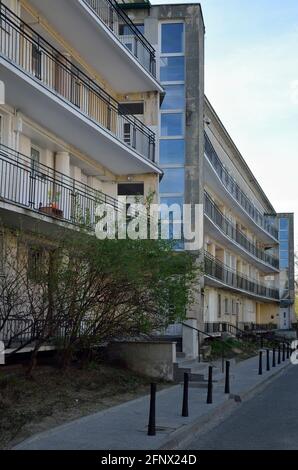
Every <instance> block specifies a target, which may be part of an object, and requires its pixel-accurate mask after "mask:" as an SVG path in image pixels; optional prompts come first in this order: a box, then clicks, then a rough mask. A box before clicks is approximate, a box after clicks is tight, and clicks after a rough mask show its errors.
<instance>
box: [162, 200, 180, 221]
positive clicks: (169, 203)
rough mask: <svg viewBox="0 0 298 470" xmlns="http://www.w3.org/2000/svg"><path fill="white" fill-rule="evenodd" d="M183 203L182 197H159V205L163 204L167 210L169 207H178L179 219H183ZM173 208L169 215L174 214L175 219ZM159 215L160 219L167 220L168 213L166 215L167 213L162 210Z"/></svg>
mask: <svg viewBox="0 0 298 470" xmlns="http://www.w3.org/2000/svg"><path fill="white" fill-rule="evenodd" d="M183 203H184V198H183V197H175V196H169V197H161V198H160V204H164V205H166V206H167V207H169V208H170V207H171V206H174V205H177V206H179V208H180V214H181V217H183ZM173 208H174V211H172V212H171V213H170V214H174V215H175V218H176V213H175V206H174V207H173ZM160 215H161V218H162V219H167V218H168V215H169V213H168V211H165V210H163V208H162V210H161V213H160Z"/></svg>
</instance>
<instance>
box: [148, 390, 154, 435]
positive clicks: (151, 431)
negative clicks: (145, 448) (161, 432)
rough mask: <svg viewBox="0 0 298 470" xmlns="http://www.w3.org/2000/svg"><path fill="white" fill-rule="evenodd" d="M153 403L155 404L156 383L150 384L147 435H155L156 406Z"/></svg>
mask: <svg viewBox="0 0 298 470" xmlns="http://www.w3.org/2000/svg"><path fill="white" fill-rule="evenodd" d="M155 405H156V384H151V394H150V411H149V423H148V436H155V435H156V426H155V411H156V406H155Z"/></svg>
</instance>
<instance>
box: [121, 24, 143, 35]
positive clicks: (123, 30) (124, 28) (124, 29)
mask: <svg viewBox="0 0 298 470" xmlns="http://www.w3.org/2000/svg"><path fill="white" fill-rule="evenodd" d="M135 27H136V28H137V30H138V31H139V32H140V33H141V34H144V32H145V28H144V24H143V23H140V24H135ZM119 34H120V36H132V35H134V34H135V33H134V31H133V29H132V28H131V27H130V26H129V25H128V24H120V25H119Z"/></svg>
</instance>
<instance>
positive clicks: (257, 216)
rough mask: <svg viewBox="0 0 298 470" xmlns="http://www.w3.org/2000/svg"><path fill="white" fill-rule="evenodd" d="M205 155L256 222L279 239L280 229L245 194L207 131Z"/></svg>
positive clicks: (228, 189)
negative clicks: (224, 163)
mask: <svg viewBox="0 0 298 470" xmlns="http://www.w3.org/2000/svg"><path fill="white" fill-rule="evenodd" d="M205 155H206V156H207V158H208V160H209V162H210V163H211V165H212V167H213V168H214V170H215V172H216V174H217V176H218V177H219V179H220V180H221V182H222V184H223V185H224V186H225V188H226V189H227V191H228V192H229V193H230V194H231V195H232V196H233V197H234V198H235V199H236V201H237V202H238V203H239V204H240V205H241V207H242V208H243V209H244V210H245V212H246V213H247V214H248V215H249V216H250V217H251V218H252V219H253V220H254V222H255V223H256V224H257V225H258V226H259V227H261V228H262V229H264V230H265V231H266V232H267V233H269V234H270V235H271V236H273V237H274V238H275V239H276V240H277V239H278V230H277V228H276V227H274V225H273V224H272V223H270V220H269V219H268V217H266V216H265V215H263V214H261V212H260V211H259V210H258V209H257V208H256V207H255V205H254V204H253V202H252V201H251V200H250V199H249V198H248V197H247V196H246V194H244V192H243V191H242V189H241V188H240V186H239V185H238V183H236V181H235V180H234V178H233V177H232V176H231V175H230V173H229V172H228V170H227V169H226V168H225V167H224V165H223V163H222V162H221V160H220V158H219V156H218V155H217V153H216V151H215V149H214V147H213V145H212V143H211V142H210V139H209V137H208V136H207V134H206V132H205Z"/></svg>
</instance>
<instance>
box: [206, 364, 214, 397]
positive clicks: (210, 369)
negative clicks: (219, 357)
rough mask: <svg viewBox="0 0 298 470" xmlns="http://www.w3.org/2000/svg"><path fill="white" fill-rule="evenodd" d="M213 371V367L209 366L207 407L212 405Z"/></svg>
mask: <svg viewBox="0 0 298 470" xmlns="http://www.w3.org/2000/svg"><path fill="white" fill-rule="evenodd" d="M212 370H213V367H212V366H209V372H208V393H207V405H211V404H212Z"/></svg>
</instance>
